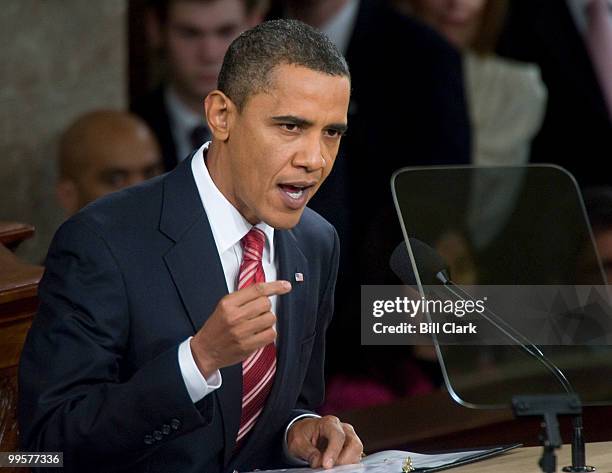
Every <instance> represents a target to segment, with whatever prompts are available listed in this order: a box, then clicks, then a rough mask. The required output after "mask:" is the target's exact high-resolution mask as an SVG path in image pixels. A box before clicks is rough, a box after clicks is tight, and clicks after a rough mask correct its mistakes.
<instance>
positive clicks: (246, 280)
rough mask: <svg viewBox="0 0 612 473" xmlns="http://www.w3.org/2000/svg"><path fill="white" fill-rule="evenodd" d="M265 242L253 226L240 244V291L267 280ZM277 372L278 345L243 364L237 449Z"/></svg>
mask: <svg viewBox="0 0 612 473" xmlns="http://www.w3.org/2000/svg"><path fill="white" fill-rule="evenodd" d="M265 240H266V237H265V235H264V233H263V232H262V231H261V230H260V229H259V228H256V227H253V228H251V230H250V231H249V233H247V234H246V235H245V236H244V237H243V238H242V240H241V241H240V243H241V244H242V263H241V264H240V272H239V273H238V289H242V288H244V287H248V286H250V285H251V284H256V283H259V282H264V281H265V280H266V276H265V274H264V270H263V265H262V263H261V257H262V254H263V247H264V243H265ZM275 372H276V347H275V346H274V343H270V344H269V345H266V346H265V347H262V348H260V349H259V350H257V351H255V352H254V353H253V354H251V355H250V356H249V357H248V358H247V359H246V360H244V361H243V362H242V414H241V416H240V428H239V430H238V436H237V438H236V448H239V447H240V446H241V445H242V442H243V440H244V438H245V436H246V435H247V434H248V433H249V431H250V430H251V429H252V428H253V427H254V426H255V422H256V421H257V418H258V417H259V415H260V414H261V411H262V410H263V408H264V405H265V403H266V399H267V397H268V394H269V393H270V389H271V388H272V384H273V382H274V373H275Z"/></svg>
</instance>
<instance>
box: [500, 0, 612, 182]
mask: <svg viewBox="0 0 612 473" xmlns="http://www.w3.org/2000/svg"><path fill="white" fill-rule="evenodd" d="M498 52H499V53H500V54H502V55H504V56H507V57H511V58H515V59H518V60H521V61H530V62H534V63H536V64H538V65H539V67H540V69H541V70H542V79H543V80H544V83H545V84H546V87H547V89H548V104H547V108H546V115H545V118H544V123H543V125H542V129H541V131H540V132H539V134H538V136H537V137H536V138H535V140H534V143H533V150H532V159H531V161H533V162H544V163H554V164H558V165H560V166H563V167H564V168H566V169H568V170H569V171H570V172H571V173H572V174H573V175H574V176H575V177H576V179H577V181H578V184H579V185H580V187H581V188H586V187H589V186H599V185H602V186H605V185H612V175H611V174H610V173H608V172H604V169H605V168H604V164H603V163H605V162H607V160H609V158H610V156H612V119H611V117H612V0H538V1H533V0H512V1H511V2H510V9H509V12H508V21H507V23H506V25H505V27H504V32H503V34H502V36H501V38H500V44H499V47H498Z"/></svg>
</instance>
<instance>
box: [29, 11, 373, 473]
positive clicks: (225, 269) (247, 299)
mask: <svg viewBox="0 0 612 473" xmlns="http://www.w3.org/2000/svg"><path fill="white" fill-rule="evenodd" d="M349 91H350V79H349V73H348V68H347V66H346V63H345V61H344V59H343V58H342V56H341V55H340V54H339V53H338V51H337V50H336V49H335V48H334V47H333V45H332V44H331V43H329V42H328V41H327V40H326V39H325V37H324V36H322V35H320V34H319V33H317V32H316V31H315V30H313V29H312V28H310V27H308V26H306V25H304V24H302V23H299V22H290V21H280V22H270V23H265V24H262V25H260V26H259V27H257V28H254V29H253V30H250V31H248V32H246V33H244V34H243V35H241V36H240V37H239V38H238V39H237V40H236V41H235V42H234V43H232V46H231V47H230V49H229V51H228V53H227V55H226V57H225V60H224V65H223V68H222V71H221V74H220V78H219V88H218V90H215V91H213V92H211V94H209V95H208V97H207V98H206V101H205V109H206V117H207V121H208V124H209V126H210V129H211V131H212V134H213V140H212V143H210V145H205V146H203V147H201V148H200V149H199V150H198V151H197V152H196V153H195V154H194V155H193V156H192V157H191V158H189V159H188V160H186V161H185V162H184V163H182V164H181V165H180V166H178V167H177V169H176V170H175V171H173V172H171V173H169V174H166V175H164V176H162V177H159V178H155V179H153V180H151V181H148V182H146V183H144V184H142V185H139V186H137V187H133V188H129V189H127V190H124V191H121V192H119V193H116V194H111V195H110V196H108V197H105V198H103V199H101V200H99V201H96V202H95V203H93V204H92V205H90V206H89V207H86V208H85V209H84V210H83V211H81V212H79V213H78V214H77V215H76V216H74V217H73V218H71V219H70V220H69V221H68V222H67V223H66V224H64V225H63V226H62V228H61V229H60V230H59V231H58V233H57V235H56V237H55V239H54V242H53V244H52V246H51V249H50V251H49V255H48V258H47V270H46V273H45V276H44V278H43V280H42V282H41V285H40V293H39V294H40V299H41V307H40V311H39V313H38V315H37V317H36V318H35V320H34V323H33V326H32V329H31V330H30V333H29V334H28V338H27V341H26V344H25V346H24V350H23V355H22V358H21V365H20V370H19V373H20V405H19V421H20V427H21V434H22V444H23V445H22V446H23V448H24V449H25V450H36V451H63V452H64V463H65V467H66V470H69V471H120V470H127V471H130V472H135V471H147V472H152V471H164V472H168V471H177V472H179V471H180V472H196V471H197V472H201V471H206V472H221V471H232V470H234V469H238V470H241V471H248V470H252V469H255V468H268V467H274V466H283V465H287V464H288V463H289V462H290V461H294V462H300V461H302V462H303V464H310V465H311V466H313V467H319V466H324V467H326V468H329V467H331V466H332V465H334V464H346V463H355V462H358V461H359V458H360V454H361V452H362V448H363V447H362V445H361V442H360V441H359V438H358V437H357V436H356V434H355V432H354V430H353V429H352V427H351V426H350V425H348V424H343V423H341V422H340V421H339V420H338V419H337V418H335V417H331V416H327V417H323V418H320V417H318V416H316V415H315V414H313V413H312V409H313V408H314V407H316V406H317V405H318V404H320V403H321V402H322V399H323V363H324V345H325V331H326V328H327V325H328V324H329V321H330V317H331V313H332V310H333V292H334V286H335V279H336V274H337V264H338V254H339V247H338V245H339V243H338V238H337V236H336V234H335V231H334V229H333V227H331V225H329V223H327V222H326V221H325V220H324V219H322V218H321V217H320V216H318V215H317V214H316V213H314V212H313V211H311V210H309V209H305V205H306V203H307V202H308V200H309V198H310V197H311V196H312V195H313V194H314V193H315V192H316V190H317V189H318V187H319V186H320V185H321V183H322V182H323V180H324V179H325V178H326V177H327V175H328V174H329V172H330V170H331V167H332V165H333V163H334V160H335V157H336V154H337V151H338V147H339V144H340V137H341V135H342V134H343V132H344V129H345V128H346V121H347V118H346V117H347V109H348V102H349ZM241 261H242V262H241ZM264 280H267V281H268V282H263V281H264ZM228 292H229V294H228ZM275 314H276V315H275ZM277 333H278V336H277Z"/></svg>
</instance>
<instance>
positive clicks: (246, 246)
mask: <svg viewBox="0 0 612 473" xmlns="http://www.w3.org/2000/svg"><path fill="white" fill-rule="evenodd" d="M265 241H266V236H265V234H264V232H262V231H261V230H260V229H259V228H257V227H253V228H251V230H249V233H247V234H246V235H245V236H244V237H242V240H240V243H241V245H242V251H243V259H244V260H245V261H261V258H262V255H263V248H264V244H265Z"/></svg>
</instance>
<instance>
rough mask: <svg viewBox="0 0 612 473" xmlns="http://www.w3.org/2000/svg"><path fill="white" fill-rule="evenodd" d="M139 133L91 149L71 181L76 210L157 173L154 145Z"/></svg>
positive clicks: (158, 169)
mask: <svg viewBox="0 0 612 473" xmlns="http://www.w3.org/2000/svg"><path fill="white" fill-rule="evenodd" d="M141 131H142V134H137V135H135V136H130V137H129V138H128V137H127V136H126V137H122V138H120V139H119V138H117V139H113V140H108V141H107V142H105V143H100V145H99V146H97V147H96V148H95V149H92V150H91V152H90V153H89V154H88V156H87V159H88V160H87V164H85V165H84V166H85V168H84V169H83V171H82V174H81V175H80V176H79V178H78V180H77V181H76V182H75V187H76V191H77V196H78V208H81V207H83V206H85V205H86V204H88V203H89V202H92V201H93V200H95V199H97V198H99V197H102V196H104V195H106V194H109V193H111V192H114V191H117V190H120V189H123V188H124V187H128V186H131V185H134V184H138V183H139V182H142V181H144V180H146V179H149V178H151V177H153V176H156V175H158V174H161V171H162V166H161V157H160V152H159V148H158V146H157V143H155V141H153V139H152V136H151V135H150V134H149V133H148V132H145V131H144V130H141ZM78 208H77V209H78ZM77 209H75V211H76V210H77Z"/></svg>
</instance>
